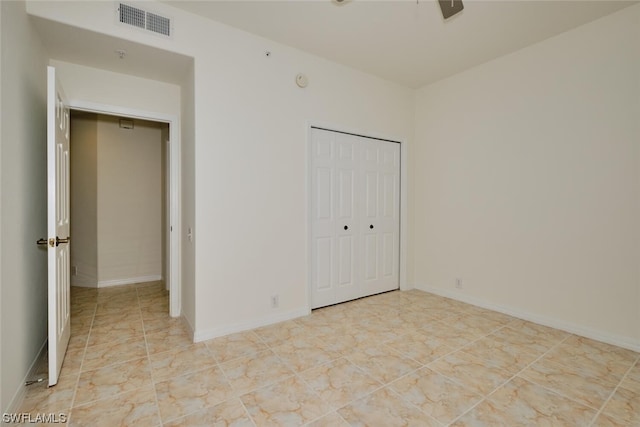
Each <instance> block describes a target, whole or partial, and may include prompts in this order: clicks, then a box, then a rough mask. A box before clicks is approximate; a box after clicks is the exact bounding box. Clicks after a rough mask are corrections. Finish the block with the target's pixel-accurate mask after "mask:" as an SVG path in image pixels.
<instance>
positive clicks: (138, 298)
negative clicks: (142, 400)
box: [136, 287, 164, 426]
mask: <svg viewBox="0 0 640 427" xmlns="http://www.w3.org/2000/svg"><path fill="white" fill-rule="evenodd" d="M136 299H137V300H138V312H139V313H140V322H142V334H143V335H142V336H143V337H144V349H145V350H146V352H147V363H148V364H149V376H150V377H151V388H152V391H153V400H154V402H155V403H156V415H157V416H158V420H159V421H160V424H159V425H160V426H162V425H164V422H163V420H162V414H161V413H160V402H159V401H158V390H157V389H156V378H155V376H154V375H153V369H152V367H151V354H150V353H149V343H148V342H147V331H146V330H145V328H144V319H143V317H142V307H141V306H140V295H139V294H138V287H136Z"/></svg>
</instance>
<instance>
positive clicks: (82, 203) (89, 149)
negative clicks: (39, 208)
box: [70, 112, 98, 287]
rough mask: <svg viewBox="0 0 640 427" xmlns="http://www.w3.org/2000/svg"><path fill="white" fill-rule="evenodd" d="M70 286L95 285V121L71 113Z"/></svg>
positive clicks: (96, 271)
mask: <svg viewBox="0 0 640 427" xmlns="http://www.w3.org/2000/svg"><path fill="white" fill-rule="evenodd" d="M70 147H71V152H70V156H71V236H72V238H73V245H71V268H72V273H73V269H74V267H75V269H76V270H77V273H76V274H72V276H71V285H72V286H86V287H97V286H98V245H97V243H96V242H97V241H98V174H97V169H98V121H97V116H96V115H95V114H88V113H76V112H72V114H71V144H70Z"/></svg>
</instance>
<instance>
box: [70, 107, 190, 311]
mask: <svg viewBox="0 0 640 427" xmlns="http://www.w3.org/2000/svg"><path fill="white" fill-rule="evenodd" d="M69 108H70V109H71V110H78V111H86V112H89V113H97V114H105V115H109V116H119V117H126V118H132V119H141V120H149V121H153V122H160V123H167V124H168V125H169V140H170V143H169V150H168V152H167V154H168V157H169V176H166V179H167V189H168V193H169V194H168V198H167V202H168V204H169V215H168V217H167V223H166V224H164V226H165V232H166V233H167V255H168V257H167V265H166V269H167V271H168V274H167V275H168V276H169V277H165V280H166V281H167V282H168V285H169V315H170V316H171V317H178V316H180V315H181V295H182V293H181V286H180V277H181V268H182V265H181V251H180V241H181V234H182V233H181V231H182V226H181V209H180V189H181V188H182V187H181V175H180V162H181V160H180V152H181V150H180V121H179V118H178V116H176V115H172V114H164V113H158V112H153V111H144V110H137V109H134V108H128V107H122V106H117V105H107V104H98V103H94V102H88V101H82V100H70V101H69ZM162 144H166V141H162ZM163 173H165V174H166V171H163Z"/></svg>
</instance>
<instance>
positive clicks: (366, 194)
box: [360, 138, 400, 296]
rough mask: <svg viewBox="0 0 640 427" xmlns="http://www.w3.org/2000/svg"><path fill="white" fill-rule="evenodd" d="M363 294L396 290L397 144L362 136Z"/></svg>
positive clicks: (397, 257)
mask: <svg viewBox="0 0 640 427" xmlns="http://www.w3.org/2000/svg"><path fill="white" fill-rule="evenodd" d="M362 142H363V147H364V148H363V151H362V156H363V157H362V164H363V179H364V187H363V191H362V205H363V208H364V212H363V215H362V218H363V223H362V225H361V229H360V231H361V234H362V239H361V242H362V244H361V250H360V253H361V256H362V269H361V275H362V276H361V277H362V284H361V287H362V294H363V296H364V295H373V294H376V293H380V292H385V291H390V290H393V289H398V287H399V270H398V269H399V258H400V255H399V254H400V246H399V243H400V144H398V143H394V142H387V141H380V140H374V139H366V138H362Z"/></svg>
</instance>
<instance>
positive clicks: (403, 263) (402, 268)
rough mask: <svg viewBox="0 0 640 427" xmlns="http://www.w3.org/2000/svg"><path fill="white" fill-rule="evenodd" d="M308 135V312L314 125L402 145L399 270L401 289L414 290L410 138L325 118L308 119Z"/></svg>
mask: <svg viewBox="0 0 640 427" xmlns="http://www.w3.org/2000/svg"><path fill="white" fill-rule="evenodd" d="M305 126H306V134H307V143H306V146H305V150H306V165H305V166H306V168H305V171H306V174H305V180H306V193H307V203H306V209H307V233H306V238H307V244H306V248H307V286H306V291H307V311H308V312H309V313H310V312H311V306H312V303H311V294H312V291H311V286H312V277H311V274H312V268H311V265H312V264H311V263H312V262H313V260H312V259H311V253H312V251H311V245H312V243H313V242H312V239H311V232H312V229H311V227H312V217H311V215H312V214H313V212H312V208H311V203H312V200H311V195H312V194H313V189H312V188H311V187H312V186H311V173H312V171H313V170H312V167H311V166H312V158H311V154H312V153H311V128H314V127H315V128H322V129H326V130H329V131H335V132H343V133H349V134H353V135H357V136H362V137H365V138H373V139H382V140H387V141H393V142H397V143H399V144H400V243H399V245H398V246H399V249H400V259H399V262H398V270H399V272H398V273H399V275H400V277H399V282H400V290H401V291H406V290H409V289H412V287H411V286H410V285H409V284H408V283H407V257H408V251H407V242H408V240H407V232H408V230H407V224H408V223H409V221H408V219H409V218H408V204H407V199H408V197H407V196H408V189H407V181H408V180H407V178H408V176H407V173H408V171H407V163H408V162H407V161H405V159H407V158H408V157H407V143H406V140H405V139H403V138H398V137H395V136H390V135H384V134H381V133H378V132H373V131H370V130H362V129H354V128H350V127H347V126H343V125H337V124H335V123H327V122H322V121H307V123H306V125H305Z"/></svg>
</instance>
